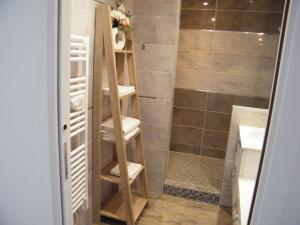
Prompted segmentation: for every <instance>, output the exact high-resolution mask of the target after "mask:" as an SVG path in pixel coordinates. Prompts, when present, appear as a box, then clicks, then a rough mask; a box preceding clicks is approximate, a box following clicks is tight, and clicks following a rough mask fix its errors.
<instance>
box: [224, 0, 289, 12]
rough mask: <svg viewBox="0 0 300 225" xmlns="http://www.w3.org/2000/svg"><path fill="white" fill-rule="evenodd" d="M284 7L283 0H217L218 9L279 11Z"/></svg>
mask: <svg viewBox="0 0 300 225" xmlns="http://www.w3.org/2000/svg"><path fill="white" fill-rule="evenodd" d="M283 8H284V0H259V1H251V2H250V1H248V0H218V9H225V10H251V11H279V12H282V11H283Z"/></svg>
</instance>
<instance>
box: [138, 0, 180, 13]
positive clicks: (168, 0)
mask: <svg viewBox="0 0 300 225" xmlns="http://www.w3.org/2000/svg"><path fill="white" fill-rule="evenodd" d="M133 2H134V15H143V16H146V15H147V16H171V17H178V15H179V7H180V3H181V1H180V0H151V1H140V0H134V1H133Z"/></svg>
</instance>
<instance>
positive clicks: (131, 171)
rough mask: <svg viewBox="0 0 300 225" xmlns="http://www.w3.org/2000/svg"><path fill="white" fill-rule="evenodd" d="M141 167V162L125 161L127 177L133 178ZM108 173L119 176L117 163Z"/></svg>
mask: <svg viewBox="0 0 300 225" xmlns="http://www.w3.org/2000/svg"><path fill="white" fill-rule="evenodd" d="M142 169H143V167H142V165H141V164H138V163H133V162H127V171H128V177H129V178H130V179H134V178H135V177H136V176H137V175H138V173H139V172H140V171H141V170H142ZM110 174H111V175H114V176H117V177H119V176H120V169H119V164H117V165H116V166H115V167H114V168H112V169H111V170H110Z"/></svg>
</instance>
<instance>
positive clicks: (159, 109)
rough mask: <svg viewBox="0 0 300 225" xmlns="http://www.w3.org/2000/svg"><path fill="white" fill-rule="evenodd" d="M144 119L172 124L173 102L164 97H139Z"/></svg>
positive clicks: (144, 120) (148, 121)
mask: <svg viewBox="0 0 300 225" xmlns="http://www.w3.org/2000/svg"><path fill="white" fill-rule="evenodd" d="M139 101H140V108H141V116H142V121H143V122H147V123H156V124H170V123H171V112H172V104H173V102H172V101H170V100H164V99H152V98H143V97H140V98H139Z"/></svg>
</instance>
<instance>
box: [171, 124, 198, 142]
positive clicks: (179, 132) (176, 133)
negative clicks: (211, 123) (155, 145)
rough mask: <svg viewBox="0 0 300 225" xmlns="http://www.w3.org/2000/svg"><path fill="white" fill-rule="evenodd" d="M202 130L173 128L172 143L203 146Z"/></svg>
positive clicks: (174, 126)
mask: <svg viewBox="0 0 300 225" xmlns="http://www.w3.org/2000/svg"><path fill="white" fill-rule="evenodd" d="M201 137H202V129H197V128H191V127H183V126H176V125H173V126H172V133H171V142H172V143H180V144H189V145H199V146H200V145H201Z"/></svg>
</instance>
